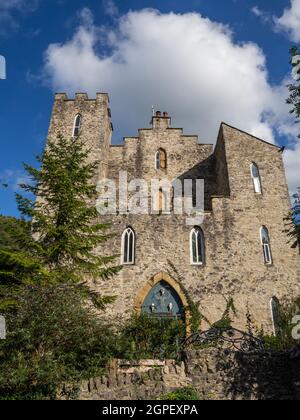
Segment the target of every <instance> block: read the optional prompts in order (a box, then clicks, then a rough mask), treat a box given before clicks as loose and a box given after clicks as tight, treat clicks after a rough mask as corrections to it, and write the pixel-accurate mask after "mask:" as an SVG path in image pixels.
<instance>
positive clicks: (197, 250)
mask: <svg viewBox="0 0 300 420" xmlns="http://www.w3.org/2000/svg"><path fill="white" fill-rule="evenodd" d="M190 248H191V264H193V265H203V264H204V263H205V245H204V234H203V231H202V229H201V228H200V227H198V226H196V227H194V228H193V229H192V230H191V234H190Z"/></svg>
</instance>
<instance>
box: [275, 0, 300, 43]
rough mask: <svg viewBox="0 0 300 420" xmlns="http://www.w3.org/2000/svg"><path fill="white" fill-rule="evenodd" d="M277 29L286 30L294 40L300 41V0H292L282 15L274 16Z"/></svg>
mask: <svg viewBox="0 0 300 420" xmlns="http://www.w3.org/2000/svg"><path fill="white" fill-rule="evenodd" d="M274 21H275V25H276V29H277V30H279V31H283V32H286V33H287V34H288V36H289V38H290V39H291V40H292V41H294V42H300V0H291V3H290V6H289V7H288V8H286V9H285V10H284V12H283V15H282V16H281V17H279V18H278V17H275V18H274Z"/></svg>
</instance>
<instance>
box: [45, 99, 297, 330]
mask: <svg viewBox="0 0 300 420" xmlns="http://www.w3.org/2000/svg"><path fill="white" fill-rule="evenodd" d="M112 130H113V126H112V123H111V114H110V109H109V98H108V95H107V94H104V93H99V94H97V96H96V99H89V98H88V96H87V95H86V94H83V93H79V94H76V96H75V99H68V97H67V96H66V94H64V93H60V94H56V97H55V102H54V107H53V111H52V117H51V123H50V128H49V133H48V138H49V139H55V137H56V136H57V134H58V133H59V132H60V133H62V134H63V135H64V136H66V137H68V136H69V137H70V136H75V137H76V136H77V135H79V134H80V135H81V137H83V138H84V139H85V140H86V141H87V142H88V145H89V146H90V147H91V149H92V153H91V158H92V159H97V160H99V161H100V163H99V171H98V175H97V177H98V179H99V180H101V179H103V178H108V179H111V180H115V181H116V182H118V180H119V172H120V171H126V172H127V177H128V182H130V181H132V180H134V179H142V180H144V181H147V182H148V183H150V182H151V180H152V179H159V180H161V179H167V180H169V181H171V182H173V181H174V180H176V179H177V180H178V179H180V180H184V179H194V180H195V179H204V197H205V199H204V209H203V210H204V211H203V214H204V220H203V222H202V223H201V224H199V225H196V226H191V225H189V224H188V223H187V217H186V215H185V214H174V211H173V210H174V207H172V204H173V206H174V191H172V189H171V190H170V195H168V194H167V195H166V191H165V190H164V189H159V194H158V197H156V199H155V200H154V201H155V203H156V204H155V205H156V208H155V210H157V211H156V212H155V214H152V213H151V214H131V213H130V212H126V211H124V209H122V210H120V209H119V211H118V212H116V214H114V215H111V216H99V218H100V219H101V218H102V219H103V217H104V218H108V219H109V220H110V221H111V222H112V226H111V230H112V232H113V233H114V234H115V236H114V237H113V239H112V240H111V241H110V242H109V243H106V244H105V248H104V249H99V252H101V253H104V254H109V255H112V254H120V263H121V264H122V265H123V269H122V270H121V271H120V273H119V274H118V275H117V276H115V277H114V278H113V279H110V280H109V281H107V282H105V283H103V282H101V284H100V285H99V288H100V290H101V291H102V293H104V294H108V295H114V296H116V301H115V303H114V304H113V305H111V306H110V307H109V308H108V310H107V314H109V316H111V317H120V318H123V319H125V318H126V317H128V316H130V314H132V313H133V311H137V312H140V311H143V312H148V313H152V314H154V315H156V316H165V317H169V316H177V317H183V314H184V313H185V320H186V321H187V323H188V322H189V317H190V312H189V306H188V302H189V298H191V299H192V300H193V302H194V303H196V304H197V305H199V308H200V311H201V312H202V313H203V314H204V315H205V316H206V317H207V318H208V319H209V320H210V321H216V320H218V319H219V318H220V316H221V314H222V312H223V310H224V308H225V299H226V298H227V299H228V297H233V299H234V303H235V307H236V310H237V314H236V318H235V323H236V325H237V326H239V327H241V328H244V327H245V322H246V312H247V307H249V310H250V312H251V314H252V315H253V317H254V319H255V320H256V322H257V324H258V325H261V324H262V325H263V326H264V328H265V329H266V330H269V331H271V330H272V321H273V320H274V319H272V318H274V308H275V306H276V299H274V297H277V299H279V300H280V299H282V298H283V297H285V296H289V297H291V296H293V295H294V296H298V295H300V282H299V272H300V264H299V262H300V261H299V255H298V251H297V250H295V249H292V248H291V247H290V245H289V244H288V238H287V235H286V233H285V232H284V230H285V222H284V218H285V217H286V215H287V214H288V212H289V209H290V201H289V194H288V189H287V183H286V177H285V173H284V166H283V161H282V153H280V149H279V148H278V147H277V146H275V145H273V144H270V143H267V142H266V141H263V140H261V139H258V138H256V137H254V136H252V135H250V134H247V133H245V132H243V131H241V130H239V129H237V128H234V127H231V126H229V125H228V124H226V123H222V124H221V126H220V130H219V134H218V138H217V142H216V145H215V147H214V146H213V145H212V144H201V143H199V141H198V137H197V136H196V135H187V134H184V133H183V130H182V129H181V128H173V127H172V126H171V118H170V117H169V115H168V114H167V113H160V112H156V114H155V115H154V116H153V117H152V120H151V126H150V128H142V129H140V130H138V136H137V137H125V138H124V141H123V143H122V144H120V145H112V144H111V137H112ZM95 181H98V180H95ZM117 192H118V193H119V190H118V191H117ZM169 199H170V203H171V207H170V209H169V208H167V206H166V203H167V202H168V201H169ZM147 200H149V201H150V202H151V196H150V193H149V195H148V194H147ZM170 262H171V263H172V264H173V265H174V266H175V267H176V270H177V273H174V270H173V269H170ZM179 279H180V280H179ZM272 308H273V312H272ZM273 328H274V325H273Z"/></svg>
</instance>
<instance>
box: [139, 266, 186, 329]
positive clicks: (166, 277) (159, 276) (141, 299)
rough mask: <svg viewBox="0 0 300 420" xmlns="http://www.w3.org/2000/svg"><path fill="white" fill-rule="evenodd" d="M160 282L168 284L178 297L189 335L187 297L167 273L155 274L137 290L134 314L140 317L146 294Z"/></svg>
mask: <svg viewBox="0 0 300 420" xmlns="http://www.w3.org/2000/svg"><path fill="white" fill-rule="evenodd" d="M161 281H164V282H166V283H168V284H169V285H170V286H171V287H172V288H173V289H174V290H175V292H176V293H177V295H178V297H179V298H180V300H181V302H182V305H183V307H184V310H185V323H186V331H187V335H189V334H190V333H191V312H190V308H189V304H188V300H187V297H186V295H185V293H184V290H183V289H182V287H181V285H180V284H179V283H178V282H177V281H176V280H174V279H173V278H172V277H171V276H170V275H169V274H167V273H164V272H160V273H158V274H156V275H155V276H153V277H152V278H151V279H150V280H148V281H147V282H146V284H145V285H144V286H143V287H142V288H141V289H140V290H139V292H138V294H137V296H136V299H135V304H134V309H135V312H136V313H137V314H138V315H140V313H141V311H142V305H143V303H144V301H145V299H146V298H147V296H148V294H149V293H150V291H151V290H152V289H153V287H154V286H155V285H156V284H157V283H159V282H161Z"/></svg>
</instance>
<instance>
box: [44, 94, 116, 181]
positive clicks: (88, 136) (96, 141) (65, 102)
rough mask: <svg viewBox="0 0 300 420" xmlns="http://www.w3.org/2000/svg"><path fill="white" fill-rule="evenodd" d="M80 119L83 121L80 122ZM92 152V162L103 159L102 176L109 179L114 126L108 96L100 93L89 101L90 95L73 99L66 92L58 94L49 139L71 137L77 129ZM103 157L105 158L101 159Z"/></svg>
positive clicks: (100, 167) (100, 172)
mask: <svg viewBox="0 0 300 420" xmlns="http://www.w3.org/2000/svg"><path fill="white" fill-rule="evenodd" d="M78 117H79V120H78ZM76 118H77V124H78V121H79V125H78V127H77V128H78V133H77V134H80V136H81V137H82V139H83V140H84V141H85V142H86V144H87V147H89V148H91V149H92V153H91V159H95V160H99V162H100V164H99V174H98V176H99V177H105V176H106V172H107V160H108V154H109V146H110V142H111V136H112V130H113V126H112V123H111V114H110V108H109V97H108V95H107V94H106V93H97V94H96V99H89V98H88V95H87V94H86V93H76V94H75V99H69V98H68V97H67V95H66V94H65V93H57V94H56V95H55V100H54V105H53V110H52V115H51V122H50V127H49V132H48V139H49V140H55V139H56V137H57V135H58V133H60V134H62V135H63V136H64V137H65V138H70V137H71V136H72V135H74V130H76ZM100 158H101V159H100Z"/></svg>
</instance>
